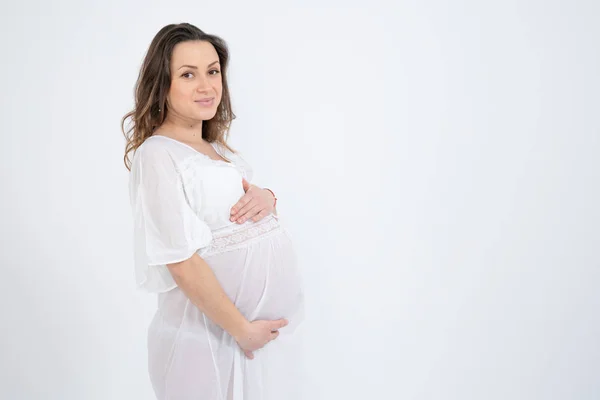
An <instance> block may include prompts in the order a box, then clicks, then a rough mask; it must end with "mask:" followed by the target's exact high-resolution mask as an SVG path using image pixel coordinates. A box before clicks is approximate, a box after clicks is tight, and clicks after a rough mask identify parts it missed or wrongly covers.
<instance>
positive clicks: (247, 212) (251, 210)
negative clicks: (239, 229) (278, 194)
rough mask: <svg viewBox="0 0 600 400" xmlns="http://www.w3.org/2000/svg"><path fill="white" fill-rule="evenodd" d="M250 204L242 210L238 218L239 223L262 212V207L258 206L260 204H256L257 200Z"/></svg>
mask: <svg viewBox="0 0 600 400" xmlns="http://www.w3.org/2000/svg"><path fill="white" fill-rule="evenodd" d="M249 204H250V205H249V206H248V208H246V207H244V208H243V209H242V210H240V212H239V217H238V218H237V222H238V223H240V224H241V223H244V222H246V221H247V220H249V219H250V218H252V217H254V216H255V215H257V214H258V213H259V212H260V207H259V206H258V204H256V201H252V202H251V203H249Z"/></svg>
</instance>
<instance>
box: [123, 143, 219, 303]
mask: <svg viewBox="0 0 600 400" xmlns="http://www.w3.org/2000/svg"><path fill="white" fill-rule="evenodd" d="M129 195H130V201H131V207H132V212H133V222H134V261H135V272H136V281H137V284H138V286H139V287H140V288H142V289H144V290H146V291H149V292H156V293H159V292H166V291H168V290H171V289H172V288H174V287H175V286H176V283H175V281H174V279H173V277H172V276H171V273H170V272H169V270H168V268H167V264H171V263H176V262H180V261H185V260H187V259H188V258H190V257H191V256H192V255H194V253H196V252H201V251H202V249H204V248H206V247H207V246H208V245H209V244H210V243H211V241H212V233H211V230H210V227H209V226H208V225H207V224H206V223H205V222H204V221H203V220H202V219H201V218H200V217H199V216H198V215H197V214H196V213H195V212H194V210H193V209H192V208H191V206H190V205H189V202H188V201H187V197H186V194H185V190H184V187H183V184H182V179H181V175H180V173H179V171H178V169H177V167H176V163H175V161H174V160H173V159H172V157H171V155H170V154H169V152H168V151H167V150H166V149H165V148H161V147H156V146H155V147H145V148H142V147H140V148H138V150H137V151H136V153H135V154H134V157H133V160H132V166H131V172H130V181H129Z"/></svg>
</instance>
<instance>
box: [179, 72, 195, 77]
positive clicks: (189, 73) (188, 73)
mask: <svg viewBox="0 0 600 400" xmlns="http://www.w3.org/2000/svg"><path fill="white" fill-rule="evenodd" d="M186 75H194V74H192V73H191V72H186V73H185V74H183V75H181V76H183V77H185V78H187V76H186Z"/></svg>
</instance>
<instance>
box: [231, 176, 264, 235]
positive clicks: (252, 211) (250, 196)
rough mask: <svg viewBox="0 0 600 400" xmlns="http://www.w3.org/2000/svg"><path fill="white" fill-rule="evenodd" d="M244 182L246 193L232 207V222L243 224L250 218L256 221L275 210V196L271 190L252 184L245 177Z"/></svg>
mask: <svg viewBox="0 0 600 400" xmlns="http://www.w3.org/2000/svg"><path fill="white" fill-rule="evenodd" d="M242 184H243V186H244V191H245V192H246V194H244V195H243V196H242V197H241V198H240V199H239V201H238V202H237V203H236V204H235V205H234V206H233V207H231V218H230V220H231V222H237V223H239V224H243V223H244V222H246V221H248V220H249V219H252V220H253V221H254V222H256V221H259V220H261V219H263V218H264V217H266V216H267V215H269V214H271V213H272V212H273V211H274V210H275V198H274V197H273V193H272V192H271V191H269V190H267V189H261V188H259V187H258V186H255V185H251V184H250V183H248V181H246V180H245V179H243V180H242Z"/></svg>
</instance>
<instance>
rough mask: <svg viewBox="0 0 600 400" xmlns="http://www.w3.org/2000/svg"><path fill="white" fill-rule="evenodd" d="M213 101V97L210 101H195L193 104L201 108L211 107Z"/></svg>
mask: <svg viewBox="0 0 600 400" xmlns="http://www.w3.org/2000/svg"><path fill="white" fill-rule="evenodd" d="M213 101H214V97H211V98H210V99H203V100H195V101H194V102H195V103H196V104H199V105H201V106H203V107H210V106H212V105H213Z"/></svg>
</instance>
